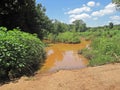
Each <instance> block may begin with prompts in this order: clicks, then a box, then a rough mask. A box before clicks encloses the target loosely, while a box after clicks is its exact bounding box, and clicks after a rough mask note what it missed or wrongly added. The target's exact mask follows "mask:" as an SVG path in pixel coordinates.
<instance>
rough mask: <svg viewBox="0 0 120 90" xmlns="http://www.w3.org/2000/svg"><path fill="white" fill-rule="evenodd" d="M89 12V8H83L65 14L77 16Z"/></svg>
mask: <svg viewBox="0 0 120 90" xmlns="http://www.w3.org/2000/svg"><path fill="white" fill-rule="evenodd" d="M89 11H91V9H90V7H87V6H83V7H81V8H76V9H73V10H70V11H69V12H67V14H79V13H82V12H89Z"/></svg>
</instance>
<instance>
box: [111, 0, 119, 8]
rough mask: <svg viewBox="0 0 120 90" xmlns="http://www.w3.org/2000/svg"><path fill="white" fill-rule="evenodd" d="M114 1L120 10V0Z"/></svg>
mask: <svg viewBox="0 0 120 90" xmlns="http://www.w3.org/2000/svg"><path fill="white" fill-rule="evenodd" d="M112 2H113V3H115V4H116V6H117V9H118V10H120V0H112Z"/></svg>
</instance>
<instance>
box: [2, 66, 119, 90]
mask: <svg viewBox="0 0 120 90" xmlns="http://www.w3.org/2000/svg"><path fill="white" fill-rule="evenodd" d="M0 90H120V64H109V65H104V66H97V67H88V68H84V69H80V70H61V71H58V72H56V73H53V74H40V73H38V74H37V75H36V76H34V77H31V78H26V77H22V78H21V79H20V80H18V82H14V83H12V82H11V83H9V84H4V85H2V86H0Z"/></svg>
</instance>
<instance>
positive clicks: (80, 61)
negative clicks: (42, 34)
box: [40, 40, 91, 72]
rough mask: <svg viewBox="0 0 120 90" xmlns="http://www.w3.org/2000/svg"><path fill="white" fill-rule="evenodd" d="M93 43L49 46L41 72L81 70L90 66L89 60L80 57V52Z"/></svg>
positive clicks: (82, 42) (84, 42)
mask: <svg viewBox="0 0 120 90" xmlns="http://www.w3.org/2000/svg"><path fill="white" fill-rule="evenodd" d="M90 42H91V41H85V40H82V41H81V43H79V44H64V43H57V44H49V47H47V48H46V51H47V59H46V62H45V64H44V65H43V67H42V68H41V70H40V71H41V72H47V71H57V70H61V69H79V68H82V67H85V66H86V65H87V64H88V60H87V59H86V58H84V57H83V56H81V55H78V53H77V52H78V50H81V49H83V48H86V46H87V45H89V44H90Z"/></svg>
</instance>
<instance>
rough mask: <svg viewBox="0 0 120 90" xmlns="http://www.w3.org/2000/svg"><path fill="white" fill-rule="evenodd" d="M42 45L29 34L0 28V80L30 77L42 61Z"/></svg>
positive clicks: (43, 55) (43, 52)
mask: <svg viewBox="0 0 120 90" xmlns="http://www.w3.org/2000/svg"><path fill="white" fill-rule="evenodd" d="M43 48H44V45H43V43H42V42H41V41H40V40H39V39H38V38H37V37H36V36H35V35H32V34H29V33H25V32H21V31H19V30H17V29H14V30H9V31H7V29H6V28H4V27H1V28H0V79H2V78H3V77H4V78H5V79H11V78H16V77H20V76H22V75H31V74H33V73H34V71H36V70H37V69H38V68H39V66H40V64H42V62H43V61H44V57H45V51H44V49H43Z"/></svg>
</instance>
